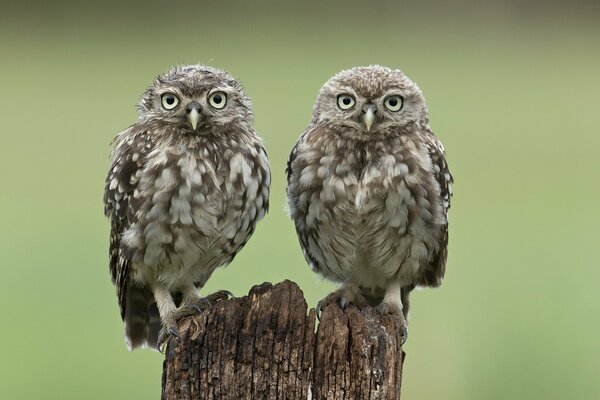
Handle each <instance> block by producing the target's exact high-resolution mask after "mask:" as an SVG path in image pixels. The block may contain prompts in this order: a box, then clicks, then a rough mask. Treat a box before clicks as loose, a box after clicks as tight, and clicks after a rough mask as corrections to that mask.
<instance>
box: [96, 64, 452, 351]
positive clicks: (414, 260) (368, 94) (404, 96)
mask: <svg viewBox="0 0 600 400" xmlns="http://www.w3.org/2000/svg"><path fill="white" fill-rule="evenodd" d="M111 158H112V165H111V166H110V170H109V172H108V176H107V178H106V187H105V195H104V204H105V214H106V215H107V216H108V217H109V218H110V222H111V234H110V273H111V276H112V281H113V283H114V284H115V285H116V288H117V297H118V301H119V306H120V310H121V318H122V319H123V321H124V323H125V337H126V343H127V346H128V348H129V349H133V348H136V347H140V346H148V347H152V348H160V346H161V344H163V343H166V341H167V339H169V338H170V337H177V336H178V335H179V333H178V329H177V322H178V320H179V319H181V318H182V317H183V316H186V315H189V314H190V313H194V312H197V311H199V310H202V309H204V308H205V307H206V306H208V305H209V304H210V301H211V300H215V299H218V298H220V297H222V296H227V293H226V292H225V291H222V292H219V293H217V294H215V295H214V296H213V298H211V296H209V297H208V298H203V297H201V296H200V295H199V289H200V288H202V287H203V286H204V284H205V283H206V282H207V280H208V279H209V278H210V276H211V274H212V272H213V271H214V270H215V269H216V268H217V267H219V266H223V265H226V264H228V263H229V262H231V261H232V260H233V258H234V257H235V255H236V254H237V253H238V252H239V251H240V250H241V249H242V248H243V247H244V245H245V244H246V242H247V241H248V239H250V236H251V235H252V233H253V232H254V229H255V227H256V224H257V222H258V221H259V220H260V219H261V218H263V217H264V216H265V214H266V213H267V210H268V208H269V186H270V183H271V174H270V168H269V162H268V159H267V153H266V152H265V149H264V147H263V143H262V141H261V139H260V138H259V137H258V136H257V134H256V132H255V131H254V128H253V111H252V104H251V102H250V99H249V98H248V96H247V95H246V93H245V92H244V90H243V89H242V87H241V85H240V83H239V82H238V81H236V80H235V79H234V78H233V77H232V76H231V75H229V74H228V73H226V72H224V71H221V70H219V69H216V68H212V67H207V66H203V65H187V66H178V67H175V68H173V69H171V70H170V71H168V72H167V73H165V74H163V75H160V76H158V77H157V78H156V80H155V81H154V83H153V84H152V86H150V87H149V88H148V89H147V90H146V92H145V93H144V94H143V96H142V99H141V101H140V103H139V118H138V120H137V122H135V123H134V124H133V125H131V126H130V127H129V128H127V129H126V130H125V131H123V132H121V133H120V134H119V135H118V136H117V137H116V138H115V140H114V149H113V151H112V155H111ZM287 177H288V186H287V195H288V199H289V210H290V214H291V217H292V219H293V221H294V224H295V227H296V231H297V234H298V239H299V242H300V246H301V248H302V251H303V252H304V256H305V258H306V260H307V262H308V263H309V264H310V266H311V267H312V269H313V270H314V271H315V272H317V273H319V274H321V275H323V276H324V277H326V278H328V279H330V280H333V281H335V282H339V283H340V284H341V287H340V289H339V290H337V291H336V292H334V293H332V294H330V295H329V296H328V297H326V298H325V299H324V300H323V301H327V302H329V301H337V302H339V304H340V305H341V306H342V307H343V308H345V307H346V306H347V305H348V304H350V303H353V304H357V305H372V306H377V307H378V309H379V311H380V312H381V313H384V314H393V315H395V316H396V317H397V318H398V319H399V321H400V326H401V329H402V335H403V339H405V338H406V335H407V325H406V315H407V312H408V296H409V293H410V292H411V291H412V290H413V289H414V288H415V287H416V286H434V287H435V286H438V285H439V284H440V282H441V279H442V277H443V276H444V270H445V264H446V255H447V243H448V219H447V211H448V208H449V207H450V196H451V186H450V185H451V182H452V176H451V174H450V172H449V170H448V165H447V164H446V159H445V155H444V148H443V146H442V144H441V143H440V141H439V140H438V139H437V138H436V137H435V136H434V134H433V133H432V132H431V130H430V128H429V125H428V112H427V106H426V104H425V101H424V98H423V95H422V93H421V90H420V89H419V88H418V86H417V85H416V84H415V83H414V82H412V81H411V80H410V79H408V78H407V77H406V76H405V75H404V74H403V73H402V72H401V71H399V70H393V69H389V68H386V67H382V66H368V67H357V68H353V69H349V70H345V71H342V72H340V73H338V74H336V75H335V76H333V77H332V78H331V79H330V80H329V81H327V83H325V85H324V86H323V87H322V88H321V90H320V92H319V94H318V97H317V101H316V103H315V106H314V109H313V116H312V120H311V122H310V124H309V126H308V127H307V128H306V130H305V131H304V133H302V135H301V136H300V138H299V140H298V142H297V143H296V145H295V146H294V148H293V150H292V152H291V155H290V157H289V162H288V164H287ZM320 304H321V303H320ZM319 308H320V307H319Z"/></svg>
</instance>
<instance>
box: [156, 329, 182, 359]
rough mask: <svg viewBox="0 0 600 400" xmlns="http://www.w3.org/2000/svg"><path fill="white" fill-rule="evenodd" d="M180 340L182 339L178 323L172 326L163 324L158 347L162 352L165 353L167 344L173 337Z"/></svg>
mask: <svg viewBox="0 0 600 400" xmlns="http://www.w3.org/2000/svg"><path fill="white" fill-rule="evenodd" d="M173 338H174V339H176V340H179V339H181V335H180V334H179V329H177V326H176V325H172V326H163V327H162V328H161V330H160V332H159V333H158V341H157V348H158V350H159V351H160V352H161V353H164V352H165V351H166V350H167V346H168V345H169V342H170V341H171V339H173Z"/></svg>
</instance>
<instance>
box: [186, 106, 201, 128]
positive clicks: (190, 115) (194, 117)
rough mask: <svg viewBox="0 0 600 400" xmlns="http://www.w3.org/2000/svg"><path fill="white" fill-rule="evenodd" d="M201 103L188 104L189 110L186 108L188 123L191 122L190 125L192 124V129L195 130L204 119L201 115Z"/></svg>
mask: <svg viewBox="0 0 600 400" xmlns="http://www.w3.org/2000/svg"><path fill="white" fill-rule="evenodd" d="M200 110H201V107H200V103H197V102H195V101H192V102H191V103H190V104H188V106H187V108H186V110H185V111H186V115H187V119H188V121H190V124H192V128H193V129H194V130H196V127H197V126H198V122H200V118H201V117H202V115H201V114H200Z"/></svg>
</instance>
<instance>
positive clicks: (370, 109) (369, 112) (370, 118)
mask: <svg viewBox="0 0 600 400" xmlns="http://www.w3.org/2000/svg"><path fill="white" fill-rule="evenodd" d="M362 112H363V122H364V123H365V126H366V127H367V132H370V131H371V126H373V122H374V121H375V113H376V112H377V107H376V106H375V105H373V104H366V105H365V106H364V107H363V110H362Z"/></svg>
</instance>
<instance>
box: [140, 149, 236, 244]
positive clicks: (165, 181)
mask: <svg viewBox="0 0 600 400" xmlns="http://www.w3.org/2000/svg"><path fill="white" fill-rule="evenodd" d="M230 172H231V171H230V168H229V164H228V163H220V162H215V161H214V160H210V159H207V158H204V157H198V156H197V155H194V154H189V153H188V154H170V155H169V154H167V156H166V157H165V156H160V159H158V160H152V161H151V162H150V163H149V165H148V168H147V170H146V173H145V180H144V181H143V185H142V190H143V198H144V205H143V207H141V209H140V212H139V220H138V223H137V227H138V231H139V232H140V234H141V235H143V236H144V239H145V240H144V242H145V244H146V247H147V250H148V248H149V247H151V246H154V245H158V246H162V248H165V249H167V250H168V249H169V246H171V247H170V250H171V252H172V253H173V252H175V253H177V252H179V251H180V250H182V249H184V248H194V247H198V248H200V249H203V251H206V250H207V249H208V248H209V247H210V246H211V245H212V244H213V243H214V242H215V240H216V239H217V238H218V237H219V236H221V234H222V233H223V231H224V230H227V229H232V228H231V227H230V225H232V224H235V219H236V218H239V213H240V212H241V208H242V201H241V197H242V193H241V192H242V191H241V190H239V188H238V187H236V181H232V180H230V179H229V178H230Z"/></svg>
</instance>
